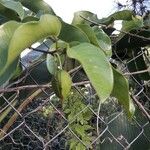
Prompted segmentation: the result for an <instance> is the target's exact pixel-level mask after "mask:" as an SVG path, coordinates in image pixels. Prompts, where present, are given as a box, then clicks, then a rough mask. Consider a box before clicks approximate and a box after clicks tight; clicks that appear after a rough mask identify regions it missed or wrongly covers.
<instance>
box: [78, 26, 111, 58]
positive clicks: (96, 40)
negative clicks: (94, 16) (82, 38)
mask: <svg viewBox="0 0 150 150" xmlns="http://www.w3.org/2000/svg"><path fill="white" fill-rule="evenodd" d="M77 26H78V27H79V28H80V29H82V30H83V31H84V32H85V34H86V35H87V36H88V38H89V40H90V42H91V43H92V44H94V45H95V46H98V47H100V48H101V49H103V51H104V52H105V53H106V54H107V56H109V57H110V56H111V54H112V51H111V40H110V38H109V36H108V35H107V34H106V33H105V32H104V31H103V30H102V29H100V28H98V27H93V28H92V27H90V26H89V25H87V24H79V25H77Z"/></svg>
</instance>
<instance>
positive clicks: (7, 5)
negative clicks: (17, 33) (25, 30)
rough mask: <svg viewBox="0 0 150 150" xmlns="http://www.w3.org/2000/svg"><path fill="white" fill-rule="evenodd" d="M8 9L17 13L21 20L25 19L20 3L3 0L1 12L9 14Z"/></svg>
mask: <svg viewBox="0 0 150 150" xmlns="http://www.w3.org/2000/svg"><path fill="white" fill-rule="evenodd" d="M3 6H4V7H3ZM8 9H10V10H12V11H14V12H16V13H17V14H18V15H19V17H20V18H21V19H23V18H24V9H23V6H22V4H21V3H20V2H15V1H13V0H11V1H10V0H1V1H0V11H1V10H2V12H4V13H7V12H8Z"/></svg>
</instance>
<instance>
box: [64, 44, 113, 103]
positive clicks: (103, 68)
mask: <svg viewBox="0 0 150 150" xmlns="http://www.w3.org/2000/svg"><path fill="white" fill-rule="evenodd" d="M67 54H68V56H69V57H71V58H74V59H77V60H78V61H79V62H80V63H81V65H82V66H83V68H84V70H85V72H86V74H87V76H88V78H89V79H90V81H91V83H92V85H93V86H94V88H95V90H96V92H97V94H98V96H99V97H100V99H101V101H102V102H104V101H105V100H106V99H107V98H108V97H109V96H110V93H111V91H112V88H113V71H112V68H111V65H110V63H109V61H108V60H107V58H106V56H105V54H104V52H103V51H102V50H101V49H100V48H98V47H96V46H93V45H91V44H89V43H82V44H80V45H78V46H74V47H72V48H69V49H68V51H67Z"/></svg>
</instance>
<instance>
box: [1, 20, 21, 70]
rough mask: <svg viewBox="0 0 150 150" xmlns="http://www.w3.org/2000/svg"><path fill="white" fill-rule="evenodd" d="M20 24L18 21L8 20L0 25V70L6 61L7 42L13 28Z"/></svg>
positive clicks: (9, 39) (13, 30)
mask: <svg viewBox="0 0 150 150" xmlns="http://www.w3.org/2000/svg"><path fill="white" fill-rule="evenodd" d="M20 25H21V24H20V23H17V22H15V21H10V22H8V23H5V24H4V25H2V26H0V70H2V68H3V67H4V66H5V64H6V62H7V56H8V48H9V43H10V41H11V38H12V36H13V34H14V32H15V30H16V29H17V28H18V27H19V26H20ZM0 72H1V71H0Z"/></svg>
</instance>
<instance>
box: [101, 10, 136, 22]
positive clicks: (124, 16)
mask: <svg viewBox="0 0 150 150" xmlns="http://www.w3.org/2000/svg"><path fill="white" fill-rule="evenodd" d="M132 16H133V12H132V11H130V10H122V11H118V12H115V13H114V14H112V15H110V16H109V17H107V18H102V19H100V20H99V21H98V23H100V24H105V25H109V24H111V23H113V22H114V21H115V20H128V21H129V20H132Z"/></svg>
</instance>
